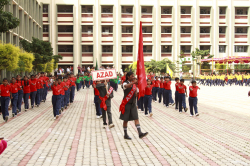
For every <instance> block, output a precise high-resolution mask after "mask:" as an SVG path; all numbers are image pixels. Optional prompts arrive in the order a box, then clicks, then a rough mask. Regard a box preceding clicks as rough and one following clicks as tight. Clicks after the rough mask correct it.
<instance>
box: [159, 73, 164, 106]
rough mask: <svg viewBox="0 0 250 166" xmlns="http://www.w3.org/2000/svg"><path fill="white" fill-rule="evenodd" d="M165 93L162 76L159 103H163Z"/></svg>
mask: <svg viewBox="0 0 250 166" xmlns="http://www.w3.org/2000/svg"><path fill="white" fill-rule="evenodd" d="M163 95H164V80H163V77H161V81H160V89H159V93H158V98H159V103H161V98H163ZM163 104H164V99H163Z"/></svg>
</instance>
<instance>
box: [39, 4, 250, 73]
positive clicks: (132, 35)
mask: <svg viewBox="0 0 250 166" xmlns="http://www.w3.org/2000/svg"><path fill="white" fill-rule="evenodd" d="M249 7H250V0H42V9H43V40H44V41H49V42H51V43H52V47H53V48H54V54H60V55H62V56H63V59H62V60H61V61H60V63H59V66H62V67H65V66H74V71H77V67H78V66H79V65H80V66H95V64H96V61H97V62H98V64H99V66H100V65H103V66H115V68H116V69H119V70H120V68H122V67H123V68H124V67H126V66H128V65H129V64H131V63H132V62H133V61H136V59H137V51H138V38H139V25H140V24H139V22H140V21H142V24H143V27H142V31H143V43H144V48H143V50H144V60H145V61H150V60H151V59H154V60H162V59H164V58H169V59H170V60H171V61H174V62H175V61H178V60H179V58H178V56H179V55H180V52H181V51H183V52H184V56H185V58H184V60H185V61H186V62H187V64H190V65H191V64H192V58H191V52H192V51H194V50H195V48H199V49H201V50H207V49H209V50H210V54H213V55H214V56H215V57H216V58H221V57H227V56H248V54H249V48H248V47H249V41H250V35H249V21H250V19H249V17H248V16H249V14H248V13H249Z"/></svg>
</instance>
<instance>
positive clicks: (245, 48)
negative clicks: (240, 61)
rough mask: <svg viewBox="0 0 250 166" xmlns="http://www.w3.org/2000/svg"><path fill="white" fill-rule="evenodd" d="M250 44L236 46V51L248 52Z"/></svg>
mask: <svg viewBox="0 0 250 166" xmlns="http://www.w3.org/2000/svg"><path fill="white" fill-rule="evenodd" d="M247 47H248V46H234V52H247Z"/></svg>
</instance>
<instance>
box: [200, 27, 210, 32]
mask: <svg viewBox="0 0 250 166" xmlns="http://www.w3.org/2000/svg"><path fill="white" fill-rule="evenodd" d="M200 33H210V27H203V28H200Z"/></svg>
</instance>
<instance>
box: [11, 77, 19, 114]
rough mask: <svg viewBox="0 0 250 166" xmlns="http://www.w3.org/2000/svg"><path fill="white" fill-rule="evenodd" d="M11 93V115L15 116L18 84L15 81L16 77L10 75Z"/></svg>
mask: <svg viewBox="0 0 250 166" xmlns="http://www.w3.org/2000/svg"><path fill="white" fill-rule="evenodd" d="M11 82H12V83H11V84H10V87H11V91H10V92H11V94H12V98H11V103H12V116H13V117H15V116H16V115H17V100H18V88H19V84H18V83H16V78H14V77H12V80H11Z"/></svg>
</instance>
